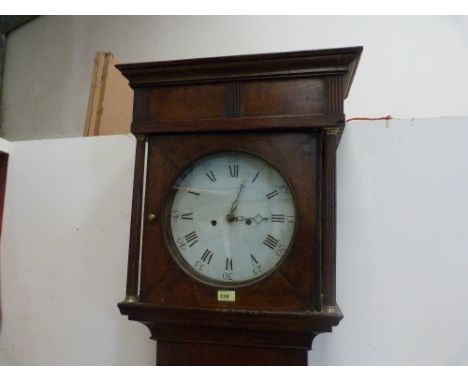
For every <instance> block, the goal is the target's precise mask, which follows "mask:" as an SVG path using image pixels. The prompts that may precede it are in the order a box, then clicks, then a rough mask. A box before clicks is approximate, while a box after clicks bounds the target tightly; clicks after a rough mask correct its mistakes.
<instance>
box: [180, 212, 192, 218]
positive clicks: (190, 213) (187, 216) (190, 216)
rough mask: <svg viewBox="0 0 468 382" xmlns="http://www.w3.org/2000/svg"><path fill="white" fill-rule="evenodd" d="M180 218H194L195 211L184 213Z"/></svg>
mask: <svg viewBox="0 0 468 382" xmlns="http://www.w3.org/2000/svg"><path fill="white" fill-rule="evenodd" d="M180 218H181V219H185V220H193V212H189V213H187V214H182V215H180Z"/></svg>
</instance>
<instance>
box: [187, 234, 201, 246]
mask: <svg viewBox="0 0 468 382" xmlns="http://www.w3.org/2000/svg"><path fill="white" fill-rule="evenodd" d="M185 241H186V242H187V243H188V244H189V247H193V246H194V245H195V244H197V243H198V235H197V233H196V232H195V231H192V232H190V233H189V234H187V235H185Z"/></svg>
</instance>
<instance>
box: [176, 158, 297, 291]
mask: <svg viewBox="0 0 468 382" xmlns="http://www.w3.org/2000/svg"><path fill="white" fill-rule="evenodd" d="M295 211H296V208H295V203H294V199H293V195H292V194H291V190H290V188H289V186H288V184H287V183H286V180H285V179H284V177H283V176H282V175H281V174H280V173H279V172H278V170H276V169H275V168H274V167H273V166H272V165H270V164H269V163H268V162H266V161H265V160H263V159H261V158H259V157H257V156H254V155H251V154H247V153H243V152H233V151H229V152H223V153H217V154H213V155H209V156H206V157H204V158H201V159H199V160H198V161H197V162H195V163H194V164H193V165H192V166H191V167H190V168H188V169H187V170H186V171H184V172H183V173H182V174H181V175H180V176H179V178H178V179H177V181H176V182H175V184H174V197H173V199H172V204H171V205H170V224H169V226H170V227H169V230H170V234H171V238H172V240H173V243H174V248H175V252H176V255H177V256H178V258H179V259H180V260H182V261H181V262H182V264H183V265H184V268H185V269H188V270H189V273H191V274H192V275H194V276H195V277H197V278H198V279H199V280H201V281H206V282H208V283H211V284H222V285H226V284H229V285H236V284H237V285H241V284H245V283H251V282H253V281H256V280H257V279H260V278H263V277H264V276H266V275H267V274H269V273H271V272H272V271H273V270H274V269H275V268H276V267H277V265H278V264H279V263H280V262H281V260H282V259H283V258H284V256H286V254H287V252H288V249H289V247H290V245H291V241H292V239H293V234H294V229H295V224H296V216H295V215H296V212H295Z"/></svg>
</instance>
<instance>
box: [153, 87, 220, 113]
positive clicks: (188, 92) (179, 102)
mask: <svg viewBox="0 0 468 382" xmlns="http://www.w3.org/2000/svg"><path fill="white" fill-rule="evenodd" d="M224 94H225V86H224V84H223V83H217V84H205V85H194V86H161V87H155V88H152V89H151V91H150V96H149V105H148V108H149V110H148V111H149V118H150V119H152V120H156V121H184V120H197V119H210V118H222V117H223V116H224V114H225V100H224Z"/></svg>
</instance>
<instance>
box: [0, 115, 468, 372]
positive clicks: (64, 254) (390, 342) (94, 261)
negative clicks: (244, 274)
mask: <svg viewBox="0 0 468 382" xmlns="http://www.w3.org/2000/svg"><path fill="white" fill-rule="evenodd" d="M467 126H468V117H459V118H430V119H416V120H412V119H411V120H410V119H407V120H393V121H388V122H352V123H350V124H349V126H348V127H347V129H346V130H345V134H344V135H343V138H342V141H341V145H340V147H339V150H338V242H337V251H338V268H337V273H338V302H339V304H340V306H341V308H342V310H343V312H344V315H345V318H344V320H343V321H342V322H341V323H340V325H339V326H338V327H337V328H335V330H334V332H333V333H331V334H329V333H327V334H321V335H320V336H318V337H317V338H316V340H315V342H314V350H313V351H312V352H311V353H310V364H316V365H330V364H333V365H341V364H346V365H355V364H363V365H373V364H378V365H383V364H390V365H392V364H399V365H405V364H426V365H430V364H464V365H468V325H467V322H468V289H467V284H466V270H467V269H468V256H467V253H468V235H467V234H466V227H468V203H466V194H467V190H468V156H467V155H466V147H467V143H468V129H467ZM133 151H134V140H133V139H132V138H130V137H127V136H116V137H102V138H75V139H60V140H46V141H30V142H16V143H14V144H13V145H12V153H11V154H10V155H11V156H10V167H9V174H8V176H9V179H8V185H7V195H6V205H5V215H4V232H3V237H2V243H1V254H0V271H1V273H0V285H1V309H2V310H1V314H2V325H1V331H0V363H1V364H9V365H12V364H13V365H17V364H67V365H69V364H114V365H115V364H140V365H151V364H153V363H154V357H155V347H154V342H153V341H151V340H149V339H148V337H149V332H148V330H147V329H146V328H145V327H144V326H143V325H141V324H138V323H132V322H129V321H127V320H126V318H125V317H123V316H120V314H119V312H118V310H117V308H116V303H117V302H118V301H120V300H122V299H123V297H124V292H125V269H126V264H127V247H128V232H129V224H130V220H129V219H130V203H131V184H132V182H131V179H132V175H133V164H132V161H133V156H134V154H133Z"/></svg>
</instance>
